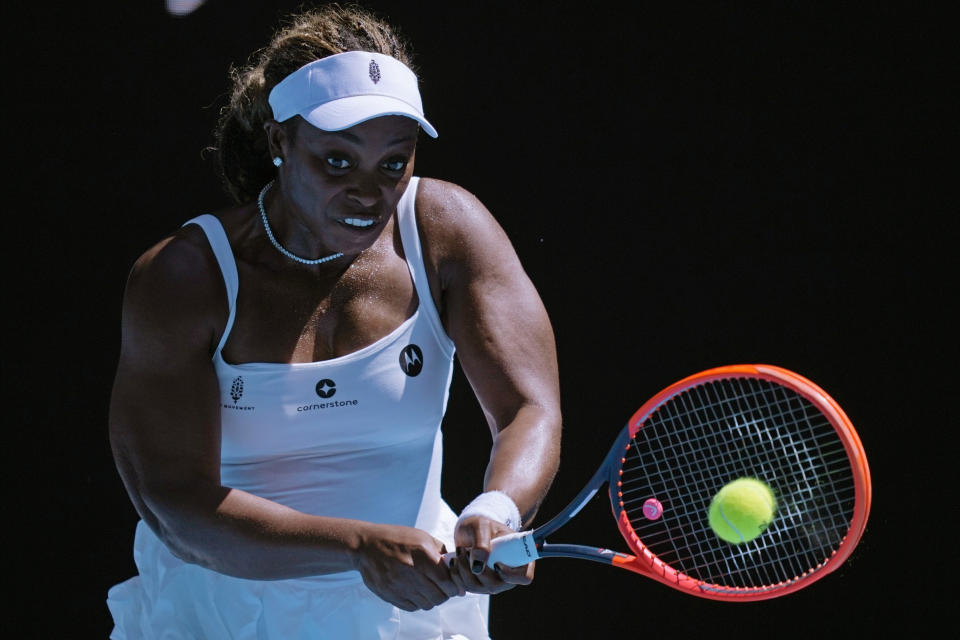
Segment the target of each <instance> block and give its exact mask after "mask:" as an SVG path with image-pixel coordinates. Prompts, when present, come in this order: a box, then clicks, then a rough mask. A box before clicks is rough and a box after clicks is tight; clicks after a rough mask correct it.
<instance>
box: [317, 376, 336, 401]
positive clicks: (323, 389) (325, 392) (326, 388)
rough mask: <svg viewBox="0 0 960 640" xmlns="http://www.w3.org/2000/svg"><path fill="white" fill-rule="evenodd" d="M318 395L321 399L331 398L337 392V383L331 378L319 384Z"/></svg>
mask: <svg viewBox="0 0 960 640" xmlns="http://www.w3.org/2000/svg"><path fill="white" fill-rule="evenodd" d="M316 390H317V395H318V396H320V397H321V398H329V397H331V396H333V394H335V393H336V392H337V383H336V382H334V381H333V380H330V379H329V378H324V379H323V380H321V381H320V382H318V383H317V387H316Z"/></svg>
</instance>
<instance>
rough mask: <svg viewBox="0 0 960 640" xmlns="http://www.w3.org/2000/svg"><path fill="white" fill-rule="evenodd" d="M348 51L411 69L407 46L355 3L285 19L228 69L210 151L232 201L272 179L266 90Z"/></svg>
mask: <svg viewBox="0 0 960 640" xmlns="http://www.w3.org/2000/svg"><path fill="white" fill-rule="evenodd" d="M346 51H370V52H374V53H382V54H384V55H388V56H391V57H393V58H396V59H397V60H399V61H400V62H402V63H404V64H405V65H407V66H408V67H412V64H411V63H412V60H411V55H410V53H409V48H408V45H407V44H406V42H404V41H403V40H402V38H401V37H400V35H399V34H398V33H397V31H396V30H395V29H393V28H392V27H391V26H390V25H388V24H387V23H386V22H384V21H383V20H382V19H381V18H379V17H377V16H375V15H374V14H372V13H371V12H370V11H368V10H366V9H363V8H360V7H358V6H356V5H347V6H341V5H339V4H331V5H327V6H325V7H322V8H319V9H310V10H307V11H304V12H302V13H298V14H294V15H292V16H289V17H288V18H287V19H286V20H284V23H283V24H282V25H281V28H280V30H279V31H277V32H276V34H275V35H274V36H273V39H272V40H271V41H270V44H269V45H267V46H266V47H264V48H263V49H260V50H259V51H256V52H254V53H253V55H252V56H251V58H250V61H249V62H248V64H247V65H246V66H244V67H241V68H236V67H232V68H231V69H230V79H231V81H232V89H231V92H230V99H229V102H228V104H227V105H226V106H225V107H224V108H223V109H222V110H221V111H220V117H219V120H218V122H217V126H216V129H215V131H214V140H215V146H214V147H213V151H214V153H215V158H216V163H217V171H218V172H219V174H220V178H221V180H222V182H223V187H224V189H225V191H226V192H227V194H229V195H230V196H231V197H232V198H233V199H234V200H235V201H237V202H238V203H243V202H247V201H249V200H252V199H253V198H255V197H256V195H257V193H258V192H259V191H260V189H261V188H262V187H263V185H264V184H266V183H267V182H269V181H270V180H272V179H273V177H274V175H275V171H276V169H275V168H274V166H273V164H272V163H271V162H270V154H269V149H268V147H267V138H266V133H265V132H264V130H263V124H264V122H266V121H267V120H269V119H270V118H272V117H273V112H272V110H271V109H270V104H269V102H268V101H267V98H268V96H269V95H270V90H271V89H273V87H275V86H276V85H277V83H279V82H280V81H281V80H283V79H284V78H286V77H287V76H288V75H290V74H291V73H293V72H294V71H296V70H297V69H299V68H300V67H302V66H303V65H305V64H308V63H310V62H313V61H314V60H319V59H321V58H325V57H327V56H331V55H335V54H338V53H344V52H346Z"/></svg>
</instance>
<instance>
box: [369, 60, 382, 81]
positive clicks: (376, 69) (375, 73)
mask: <svg viewBox="0 0 960 640" xmlns="http://www.w3.org/2000/svg"><path fill="white" fill-rule="evenodd" d="M370 79H371V80H373V84H377V83H378V82H380V65H378V64H377V61H376V60H371V61H370Z"/></svg>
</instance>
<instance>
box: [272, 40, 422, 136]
mask: <svg viewBox="0 0 960 640" xmlns="http://www.w3.org/2000/svg"><path fill="white" fill-rule="evenodd" d="M270 107H271V108H272V109H273V119H274V120H276V121H277V122H283V121H284V120H289V119H290V118H292V117H293V116H301V117H302V118H304V119H305V120H306V121H307V122H309V123H310V124H312V125H313V126H315V127H317V128H318V129H323V130H324V131H340V130H342V129H348V128H350V127H352V126H354V125H355V124H360V123H361V122H364V121H366V120H370V119H371V118H379V117H380V116H406V117H408V118H413V119H414V120H416V121H417V122H419V123H420V126H421V127H423V130H424V131H426V132H427V133H428V134H429V135H430V136H431V137H433V138H436V137H437V130H436V129H434V128H433V125H432V124H430V123H429V122H427V119H426V118H424V117H423V103H422V102H421V100H420V90H419V89H418V88H417V76H416V74H415V73H413V71H411V70H410V69H409V67H407V66H406V65H405V64H403V63H402V62H400V61H399V60H397V59H396V58H391V57H390V56H385V55H383V54H380V53H369V52H367V51H347V52H346V53H338V54H337V55H334V56H329V57H326V58H322V59H320V60H315V61H313V62H311V63H309V64H306V65H304V66H302V67H300V68H299V69H297V70H296V71H294V72H293V73H291V74H290V75H289V76H287V77H286V78H284V79H283V80H281V81H280V83H279V84H277V86H275V87H274V88H273V90H272V91H270Z"/></svg>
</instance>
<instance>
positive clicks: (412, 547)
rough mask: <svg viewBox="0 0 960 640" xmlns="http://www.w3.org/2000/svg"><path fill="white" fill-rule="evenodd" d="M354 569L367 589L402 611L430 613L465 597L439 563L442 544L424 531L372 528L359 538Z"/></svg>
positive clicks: (442, 550) (446, 570) (442, 552)
mask: <svg viewBox="0 0 960 640" xmlns="http://www.w3.org/2000/svg"><path fill="white" fill-rule="evenodd" d="M361 537H362V542H361V545H360V549H359V561H358V562H357V569H358V570H359V571H360V575H361V576H363V582H364V584H366V586H367V588H368V589H370V590H371V591H372V592H373V593H375V594H377V596H379V597H380V598H381V599H383V600H385V601H387V602H389V603H390V604H392V605H394V606H395V607H399V608H401V609H403V610H404V611H416V610H418V609H431V608H433V607H435V606H437V605H438V604H441V603H443V602H445V601H446V600H448V599H449V598H452V597H454V596H462V595H464V593H466V591H465V589H464V587H463V584H462V582H461V581H460V579H459V577H458V576H457V575H456V574H454V573H451V571H450V570H449V568H447V565H446V563H444V561H443V558H442V556H443V554H444V553H445V552H446V548H445V547H444V545H443V543H442V542H440V541H439V540H437V539H436V538H434V537H433V536H431V535H430V534H429V533H427V532H425V531H421V530H420V529H414V528H412V527H403V526H399V525H385V524H372V525H370V526H369V528H368V529H367V530H366V531H365V532H364V533H363V534H362V536H361Z"/></svg>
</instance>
